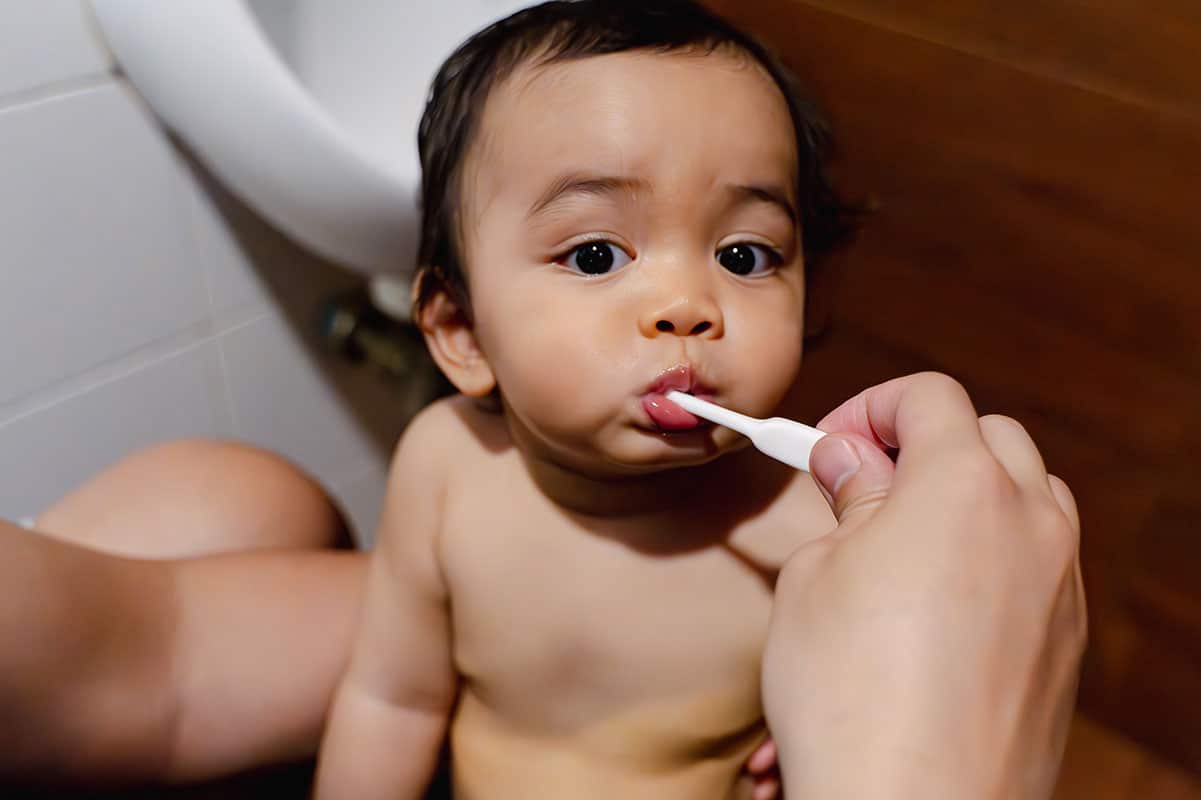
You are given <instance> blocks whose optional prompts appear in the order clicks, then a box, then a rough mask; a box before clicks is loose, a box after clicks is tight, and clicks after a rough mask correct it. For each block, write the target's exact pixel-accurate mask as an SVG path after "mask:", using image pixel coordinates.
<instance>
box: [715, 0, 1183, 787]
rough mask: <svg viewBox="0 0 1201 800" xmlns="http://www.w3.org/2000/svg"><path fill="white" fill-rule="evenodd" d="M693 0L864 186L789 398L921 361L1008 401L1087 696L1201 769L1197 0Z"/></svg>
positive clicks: (823, 402)
mask: <svg viewBox="0 0 1201 800" xmlns="http://www.w3.org/2000/svg"><path fill="white" fill-rule="evenodd" d="M712 5H713V6H714V7H716V8H717V9H718V10H719V11H720V12H722V13H725V14H727V15H728V16H729V17H730V18H731V19H733V20H734V21H735V22H737V23H740V24H742V25H743V26H744V27H747V28H749V29H751V30H752V31H754V32H756V33H758V34H759V35H760V36H762V37H763V38H764V39H766V40H768V41H769V42H770V43H771V44H773V45H774V46H775V48H776V49H777V50H778V51H780V52H781V54H782V55H783V56H784V57H785V60H786V61H787V62H788V63H789V64H790V65H791V66H792V67H793V68H794V69H795V70H796V71H797V73H798V74H799V75H800V76H801V78H802V82H803V83H804V84H806V85H807V86H808V87H810V89H811V91H812V93H813V94H814V95H815V96H816V98H817V99H818V101H819V104H820V105H822V106H823V108H825V109H826V110H827V112H828V114H829V116H830V118H831V120H832V123H833V127H834V130H835V133H836V139H837V141H838V143H839V154H840V157H839V161H838V163H837V165H836V173H837V178H838V182H839V184H840V185H841V186H843V187H844V188H845V189H847V190H848V191H849V192H850V193H852V194H855V195H858V196H861V197H869V198H871V200H872V201H873V204H874V206H875V207H876V211H875V212H874V214H873V215H872V216H871V217H870V219H869V220H868V221H867V223H866V226H865V228H864V230H863V233H862V235H861V237H860V240H859V242H858V243H857V244H856V246H855V247H854V248H853V249H852V250H851V251H850V252H849V253H847V254H846V255H845V256H843V257H842V258H841V259H840V263H839V266H838V269H839V272H840V274H839V275H838V277H837V282H836V285H835V286H834V295H833V302H832V311H831V312H830V320H831V322H830V325H829V327H828V330H827V331H826V332H825V334H824V335H823V336H822V337H820V338H819V339H818V340H817V341H815V342H813V343H812V345H811V346H810V349H809V352H808V353H807V354H806V364H805V367H804V369H803V370H802V385H801V387H800V393H799V397H798V400H797V402H798V410H800V411H801V412H802V414H803V415H804V416H806V417H807V418H810V419H814V418H816V417H819V416H820V415H821V414H822V413H824V412H825V411H827V410H829V409H830V408H832V407H833V406H834V405H835V404H837V403H838V402H840V401H841V400H843V399H845V398H846V397H848V396H850V395H851V394H853V393H854V392H856V391H858V390H859V389H861V388H862V387H863V386H865V385H869V384H871V383H875V382H878V381H880V380H883V379H886V378H888V377H893V376H895V375H898V374H903V373H907V372H912V371H916V370H919V369H938V370H942V371H945V372H948V373H950V374H952V375H955V376H956V377H957V378H959V379H960V380H962V381H963V382H964V383H965V384H966V385H967V386H968V388H969V390H970V391H971V392H972V394H973V397H974V398H975V399H976V401H977V404H978V407H979V410H980V411H981V412H982V413H983V412H994V411H995V412H1002V413H1007V414H1011V415H1012V416H1015V417H1017V418H1019V419H1020V420H1022V422H1023V423H1024V424H1026V426H1027V427H1028V428H1029V429H1030V431H1031V433H1032V435H1033V436H1034V437H1035V439H1036V441H1038V442H1039V443H1040V447H1041V448H1042V450H1043V454H1044V457H1045V459H1046V461H1047V464H1048V466H1049V468H1050V469H1051V470H1052V471H1053V472H1055V473H1057V474H1059V475H1061V476H1063V477H1064V478H1065V479H1067V480H1068V482H1069V484H1070V485H1071V486H1072V487H1073V490H1074V491H1075V493H1076V496H1077V500H1078V502H1079V504H1080V507H1081V512H1082V517H1083V519H1084V528H1085V532H1084V542H1083V547H1082V559H1083V562H1084V567H1085V576H1086V582H1087V584H1088V591H1089V598H1090V612H1091V621H1092V633H1091V636H1092V639H1091V642H1092V644H1091V647H1090V653H1089V655H1088V660H1087V666H1086V673H1085V682H1084V686H1083V689H1082V701H1083V705H1084V707H1085V708H1086V709H1088V710H1089V711H1091V712H1092V713H1093V714H1094V715H1096V716H1097V717H1099V718H1100V719H1102V720H1103V721H1105V722H1108V723H1111V724H1114V725H1116V726H1118V727H1120V728H1121V729H1122V730H1123V731H1125V732H1127V733H1129V734H1130V735H1132V736H1134V737H1136V738H1137V739H1139V740H1140V741H1142V742H1144V743H1147V744H1149V745H1150V746H1152V747H1154V748H1156V749H1157V750H1158V751H1159V752H1160V753H1163V754H1165V755H1167V756H1169V757H1171V758H1173V759H1175V760H1177V761H1178V762H1179V763H1181V764H1185V765H1188V766H1189V767H1190V768H1192V769H1194V770H1197V771H1201V745H1199V744H1198V743H1201V501H1199V500H1198V498H1201V459H1198V458H1197V455H1196V454H1197V453H1198V452H1199V451H1201V415H1199V414H1198V411H1199V410H1201V66H1198V65H1197V64H1201V60H1198V59H1195V58H1185V56H1186V55H1191V54H1192V53H1194V52H1196V51H1198V50H1201V4H1193V3H1189V4H1187V5H1186V4H1185V3H1184V2H1182V0H1157V2H1153V3H1148V4H1144V5H1135V4H1134V3H1133V2H1131V1H1130V0H1118V2H1103V1H1102V0H1095V1H1094V2H1069V1H1068V0H1057V2H1048V3H1041V4H1036V5H1035V4H1021V5H1014V4H999V3H985V2H982V1H981V2H974V1H971V0H965V1H964V2H958V3H950V2H940V0H915V2H912V3H906V4H895V5H894V4H888V3H884V2H883V0H847V2H841V0H840V2H835V1H834V0H805V2H788V0H757V1H756V2H736V1H735V0H714V2H713V3H712ZM1119 45H1120V46H1119ZM1194 62H1196V64H1195V63H1194ZM1115 87H1117V88H1115ZM819 305H820V303H819Z"/></svg>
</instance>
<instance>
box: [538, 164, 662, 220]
mask: <svg viewBox="0 0 1201 800" xmlns="http://www.w3.org/2000/svg"><path fill="white" fill-rule="evenodd" d="M648 186H649V184H648V183H647V182H646V181H644V180H642V179H641V178H630V177H626V176H622V175H594V174H588V173H583V172H569V173H567V174H566V175H562V176H560V177H558V178H556V179H555V180H554V181H553V182H552V183H551V184H550V186H548V187H547V189H546V191H545V192H543V193H542V195H541V196H540V197H539V198H538V199H537V200H536V201H534V204H533V205H532V206H530V210H529V213H528V214H527V215H526V216H527V217H534V216H537V215H538V214H539V213H541V212H542V211H544V210H545V209H546V208H547V207H548V206H550V205H552V204H553V203H556V202H558V201H560V200H562V199H563V198H565V197H569V196H571V195H575V194H583V195H594V196H605V195H612V194H617V193H619V192H625V191H637V190H640V189H646V188H647V187H648Z"/></svg>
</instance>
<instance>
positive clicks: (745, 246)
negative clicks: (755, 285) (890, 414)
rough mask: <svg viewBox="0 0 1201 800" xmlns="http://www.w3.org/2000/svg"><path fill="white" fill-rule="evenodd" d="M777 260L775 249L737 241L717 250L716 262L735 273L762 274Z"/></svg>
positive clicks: (778, 259) (778, 257) (778, 258)
mask: <svg viewBox="0 0 1201 800" xmlns="http://www.w3.org/2000/svg"><path fill="white" fill-rule="evenodd" d="M779 261H780V256H779V255H778V254H777V253H776V252H775V251H773V250H771V249H770V248H768V247H765V246H764V245H761V244H751V243H750V242H738V243H737V244H731V245H727V246H726V247H723V248H722V249H720V250H718V251H717V263H719V264H721V265H722V266H723V267H725V268H726V269H728V270H729V271H730V272H733V273H734V274H735V275H762V274H763V273H765V272H767V271H768V270H769V269H771V268H772V267H774V266H775V265H776V264H777V263H779Z"/></svg>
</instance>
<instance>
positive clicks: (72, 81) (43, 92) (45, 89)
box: [0, 72, 117, 114]
mask: <svg viewBox="0 0 1201 800" xmlns="http://www.w3.org/2000/svg"><path fill="white" fill-rule="evenodd" d="M116 84H117V81H116V76H115V75H114V74H113V73H112V72H103V73H101V72H91V73H88V74H87V75H81V76H77V77H74V78H66V79H63V80H58V81H51V82H50V83H43V84H39V85H37V86H34V87H32V88H29V89H18V90H17V91H14V92H8V93H5V94H0V114H3V113H5V112H8V111H15V110H17V109H22V108H26V107H28V106H34V105H37V104H38V103H44V102H46V101H48V100H58V99H59V98H63V97H70V96H71V95H73V94H80V93H83V92H88V91H91V90H93V89H100V88H103V87H106V86H115V85H116Z"/></svg>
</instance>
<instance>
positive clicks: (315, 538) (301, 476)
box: [38, 439, 350, 558]
mask: <svg viewBox="0 0 1201 800" xmlns="http://www.w3.org/2000/svg"><path fill="white" fill-rule="evenodd" d="M38 527H39V528H41V529H43V530H45V531H48V532H50V533H53V534H58V535H61V536H65V537H66V538H71V539H74V540H76V541H79V542H80V543H83V544H89V545H92V546H96V547H99V548H101V549H110V550H116V551H118V552H123V553H125V554H128V555H141V556H146V557H151V558H153V557H176V556H189V555H199V554H204V553H215V552H227V551H232V550H250V549H261V548H320V547H337V546H347V545H349V544H350V537H349V533H348V529H347V526H346V522H345V519H344V517H343V516H342V514H341V512H340V511H339V510H338V508H337V506H336V504H335V503H334V502H333V500H332V499H331V498H330V496H329V494H328V493H327V492H326V491H325V490H324V489H323V488H322V487H321V485H320V484H319V483H318V482H317V481H316V480H314V479H313V478H312V477H311V476H309V475H308V474H307V473H305V472H304V471H303V470H302V469H300V468H299V467H298V466H296V465H295V464H293V463H291V462H290V461H288V460H287V459H285V458H283V457H282V456H279V455H277V454H275V453H272V452H269V451H267V450H263V449H261V448H257V447H253V446H251V445H247V444H242V443H239V442H231V441H221V440H214V439H180V440H176V441H170V442H165V443H163V444H158V445H154V446H152V447H148V448H145V449H143V450H139V451H136V452H134V453H132V454H130V455H129V456H127V457H125V458H123V459H122V460H121V461H119V462H117V463H116V464H114V465H113V466H112V467H110V468H109V469H107V470H105V471H104V472H101V473H100V474H98V475H96V476H95V477H93V478H92V479H90V480H89V481H88V482H87V483H85V484H84V485H83V486H81V487H79V488H78V489H77V490H75V491H74V492H72V493H71V494H69V495H67V496H66V497H64V498H63V499H62V500H61V501H60V502H59V503H57V504H56V505H55V506H54V507H52V508H50V509H48V510H47V511H46V512H45V513H43V514H42V515H41V516H40V517H39V518H38Z"/></svg>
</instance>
